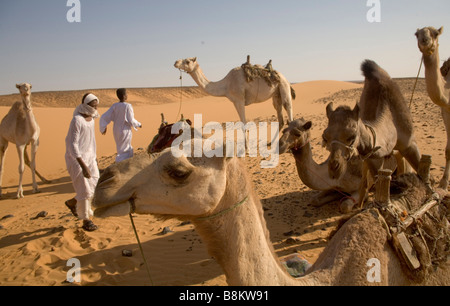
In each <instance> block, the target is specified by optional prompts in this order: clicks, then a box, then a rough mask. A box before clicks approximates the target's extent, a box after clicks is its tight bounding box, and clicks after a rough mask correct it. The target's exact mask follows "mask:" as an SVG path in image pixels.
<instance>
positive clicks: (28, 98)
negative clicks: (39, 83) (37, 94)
mask: <svg viewBox="0 0 450 306" xmlns="http://www.w3.org/2000/svg"><path fill="white" fill-rule="evenodd" d="M22 103H23V107H24V109H25V110H26V111H28V112H31V111H32V108H31V96H30V95H28V96H22Z"/></svg>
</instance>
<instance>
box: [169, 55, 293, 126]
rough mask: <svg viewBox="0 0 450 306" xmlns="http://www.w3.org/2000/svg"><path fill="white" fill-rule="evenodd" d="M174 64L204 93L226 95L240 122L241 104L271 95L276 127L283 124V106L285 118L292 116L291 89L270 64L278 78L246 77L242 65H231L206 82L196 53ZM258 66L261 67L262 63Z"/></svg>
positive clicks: (242, 118)
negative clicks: (233, 66) (224, 71)
mask: <svg viewBox="0 0 450 306" xmlns="http://www.w3.org/2000/svg"><path fill="white" fill-rule="evenodd" d="M248 64H249V63H248ZM175 68H177V69H180V70H183V71H185V72H186V73H188V74H189V75H190V76H191V77H192V78H193V79H194V81H195V82H196V83H197V84H198V86H199V87H200V88H201V89H203V90H204V91H205V92H206V93H207V94H209V95H211V96H215V97H227V98H228V99H229V100H230V101H231V102H233V104H234V107H235V108H236V110H237V112H238V114H239V118H240V120H241V122H243V123H244V124H245V123H246V122H247V121H246V117H245V107H246V106H248V105H250V104H254V103H261V102H264V101H266V100H268V99H270V98H272V100H273V106H274V107H275V109H276V111H277V115H278V122H279V123H280V127H282V126H283V125H284V119H283V114H282V109H283V108H284V109H285V110H286V112H287V114H288V119H289V121H292V120H293V116H292V100H293V99H295V91H294V90H293V89H292V87H291V84H290V83H289V82H288V81H287V80H286V78H285V77H284V76H283V75H282V74H281V73H279V72H275V71H273V70H272V69H271V68H269V69H270V71H271V72H275V73H277V76H278V80H277V81H276V82H269V83H268V82H266V80H265V79H264V78H261V77H256V78H254V79H252V80H248V79H247V77H246V75H245V73H244V69H243V67H237V68H235V69H232V70H231V71H230V72H229V73H228V74H227V76H226V77H225V78H224V79H222V80H220V81H218V82H210V81H209V80H208V79H207V78H206V76H205V74H204V73H203V70H202V69H201V68H200V65H199V64H198V62H197V58H196V57H193V58H187V59H184V60H181V59H180V60H177V61H176V62H175ZM259 68H260V69H263V67H262V66H259Z"/></svg>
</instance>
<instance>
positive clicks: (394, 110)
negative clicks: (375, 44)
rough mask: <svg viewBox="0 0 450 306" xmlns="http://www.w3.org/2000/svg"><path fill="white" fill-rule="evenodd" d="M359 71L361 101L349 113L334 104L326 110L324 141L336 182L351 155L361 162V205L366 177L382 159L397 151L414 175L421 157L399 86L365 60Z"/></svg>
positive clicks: (366, 186)
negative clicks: (359, 158) (362, 79)
mask: <svg viewBox="0 0 450 306" xmlns="http://www.w3.org/2000/svg"><path fill="white" fill-rule="evenodd" d="M361 69H362V71H363V74H364V76H365V83H364V89H363V93H362V96H361V100H360V102H359V103H357V104H356V106H355V108H354V109H353V110H352V109H351V108H349V107H348V106H339V107H338V108H337V109H336V110H333V103H330V104H328V106H327V117H328V127H327V129H326V130H325V131H324V133H323V141H324V144H325V145H326V147H327V149H328V150H329V151H330V152H331V154H330V159H329V162H328V170H329V174H330V176H331V177H332V178H336V179H339V178H340V177H342V175H343V174H344V173H345V172H346V169H347V167H348V161H349V160H350V159H351V157H352V156H354V155H361V156H362V158H363V160H364V167H363V171H362V181H361V184H360V196H359V200H360V204H362V202H363V201H364V199H365V195H366V194H367V189H368V187H369V186H368V184H367V173H368V171H369V172H370V174H371V175H372V176H375V175H376V174H377V173H378V170H379V169H380V168H381V167H380V166H382V164H383V163H382V161H381V162H380V160H382V159H383V158H384V157H386V156H389V155H391V154H392V152H393V150H394V149H395V150H398V151H399V152H400V154H401V155H402V156H403V157H404V158H405V159H406V160H407V161H408V162H409V164H410V165H411V166H412V167H413V168H414V170H416V171H417V169H418V166H419V161H420V153H419V149H418V147H417V144H416V140H415V137H414V127H413V121H412V117H411V112H410V110H409V108H408V105H407V104H406V102H405V99H404V97H403V95H402V93H401V91H400V88H399V87H398V85H397V84H396V83H395V82H394V81H393V80H392V79H391V77H390V76H389V75H388V74H387V72H386V71H384V70H383V69H382V68H380V67H379V66H378V65H377V64H376V63H375V62H373V61H370V60H366V61H365V62H364V63H363V64H362V66H361Z"/></svg>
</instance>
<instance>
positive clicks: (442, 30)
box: [438, 27, 444, 35]
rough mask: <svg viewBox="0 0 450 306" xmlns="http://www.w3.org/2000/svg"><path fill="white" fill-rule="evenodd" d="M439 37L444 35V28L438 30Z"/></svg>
mask: <svg viewBox="0 0 450 306" xmlns="http://www.w3.org/2000/svg"><path fill="white" fill-rule="evenodd" d="M438 33H439V35H441V34H442V33H444V27H440V28H439V30H438Z"/></svg>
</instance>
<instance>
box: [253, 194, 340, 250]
mask: <svg viewBox="0 0 450 306" xmlns="http://www.w3.org/2000/svg"><path fill="white" fill-rule="evenodd" d="M319 193H320V192H319V191H313V190H307V191H303V192H298V191H297V192H290V193H286V194H282V195H276V196H273V197H269V198H266V199H263V200H261V202H262V204H263V208H264V216H265V219H266V222H267V227H268V228H269V231H270V237H271V240H272V242H273V243H274V244H275V245H276V247H275V248H276V250H277V254H278V256H285V255H289V254H291V253H293V252H304V251H314V250H315V249H320V248H323V247H325V246H326V245H327V244H328V240H329V239H328V236H329V233H330V232H332V231H334V230H335V229H336V228H337V226H338V225H339V221H340V219H341V218H342V217H344V215H343V214H341V213H340V211H339V201H335V202H330V203H328V204H326V205H324V206H321V207H315V206H313V205H312V204H311V203H312V202H313V199H314V198H315V197H316V196H317V195H318V194H319ZM289 238H291V239H289Z"/></svg>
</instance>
